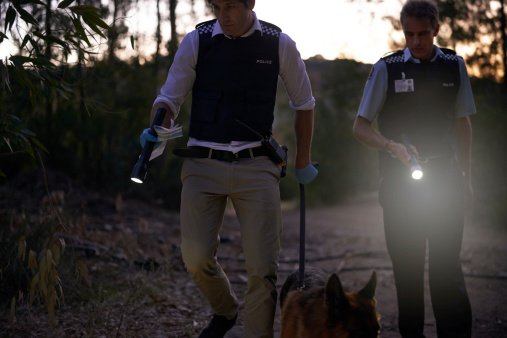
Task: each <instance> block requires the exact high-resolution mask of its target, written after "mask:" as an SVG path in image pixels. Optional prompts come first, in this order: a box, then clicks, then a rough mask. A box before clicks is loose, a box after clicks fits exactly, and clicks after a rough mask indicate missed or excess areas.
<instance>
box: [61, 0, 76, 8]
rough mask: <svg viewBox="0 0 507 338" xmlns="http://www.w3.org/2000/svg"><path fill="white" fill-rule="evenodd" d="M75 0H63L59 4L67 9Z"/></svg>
mask: <svg viewBox="0 0 507 338" xmlns="http://www.w3.org/2000/svg"><path fill="white" fill-rule="evenodd" d="M73 2H74V0H63V1H62V2H60V3H59V4H58V8H60V9H65V8H67V7H69V6H70V4H71V3H73Z"/></svg>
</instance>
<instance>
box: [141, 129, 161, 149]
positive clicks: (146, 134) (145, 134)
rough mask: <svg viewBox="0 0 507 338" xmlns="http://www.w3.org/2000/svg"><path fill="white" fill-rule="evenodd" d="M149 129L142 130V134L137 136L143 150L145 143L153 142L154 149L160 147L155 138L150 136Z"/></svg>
mask: <svg viewBox="0 0 507 338" xmlns="http://www.w3.org/2000/svg"><path fill="white" fill-rule="evenodd" d="M150 129H151V128H146V129H145V130H143V132H142V133H141V135H140V136H139V143H141V147H143V148H144V145H145V144H146V141H149V142H155V147H154V148H156V147H158V146H159V145H160V142H158V141H157V137H156V136H153V135H152V134H150Z"/></svg>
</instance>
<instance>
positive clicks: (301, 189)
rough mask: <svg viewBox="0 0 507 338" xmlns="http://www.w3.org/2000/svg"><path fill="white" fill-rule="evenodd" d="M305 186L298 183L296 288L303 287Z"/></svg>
mask: <svg viewBox="0 0 507 338" xmlns="http://www.w3.org/2000/svg"><path fill="white" fill-rule="evenodd" d="M305 204H306V202H305V186H304V184H301V183H300V184H299V278H298V288H299V289H304V288H305V229H306V224H305V223H306V206H305Z"/></svg>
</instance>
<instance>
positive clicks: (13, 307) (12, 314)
mask: <svg viewBox="0 0 507 338" xmlns="http://www.w3.org/2000/svg"><path fill="white" fill-rule="evenodd" d="M9 321H10V322H11V324H14V323H15V322H16V297H12V299H11V310H10V312H9Z"/></svg>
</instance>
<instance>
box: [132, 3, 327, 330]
mask: <svg viewBox="0 0 507 338" xmlns="http://www.w3.org/2000/svg"><path fill="white" fill-rule="evenodd" d="M208 3H209V4H210V5H211V7H212V8H213V10H214V13H215V15H216V17H217V20H211V21H208V22H204V23H202V24H199V25H198V26H197V29H196V30H194V31H192V32H190V33H189V34H187V35H186V36H185V38H184V39H183V41H182V43H181V45H180V47H179V49H178V51H177V53H176V55H175V58H174V62H173V64H172V65H171V68H170V70H169V73H168V76H167V80H166V82H165V84H164V85H163V86H162V88H161V90H160V94H159V95H158V96H157V98H156V99H155V102H154V104H153V109H152V112H154V111H156V110H157V109H158V108H161V107H162V108H165V109H166V110H167V112H168V113H167V114H166V120H165V122H164V123H165V125H166V126H169V125H170V123H172V121H171V120H173V119H175V118H176V117H177V115H178V112H179V109H180V106H181V104H182V103H183V101H184V99H185V97H186V96H187V94H188V93H189V92H190V91H192V111H191V116H190V128H189V136H190V137H189V140H188V142H187V148H186V149H183V150H180V151H179V155H181V156H183V157H185V160H184V164H183V168H182V172H181V179H182V183H183V188H182V196H181V209H180V215H181V239H182V244H181V250H182V257H183V261H184V263H185V266H186V268H187V270H188V271H189V273H190V274H191V275H192V277H193V279H194V281H195V282H196V284H197V286H198V287H199V289H200V290H201V292H202V293H203V295H204V297H205V298H206V299H207V301H208V302H209V304H210V306H211V308H212V310H213V312H214V315H213V318H212V320H211V322H210V323H209V325H208V326H207V327H206V328H205V329H204V330H203V331H202V333H201V335H200V337H223V336H224V334H225V333H226V332H227V331H228V330H230V329H231V328H232V327H233V325H234V324H235V322H236V319H237V315H238V308H239V302H238V300H237V298H236V295H235V294H234V292H233V290H232V289H231V286H230V284H229V280H228V278H227V276H226V275H225V273H224V271H223V270H222V268H221V266H220V265H219V263H218V262H217V259H216V251H217V248H218V245H219V242H220V240H219V231H220V227H221V225H222V220H223V215H224V210H225V206H226V203H227V200H230V201H231V202H232V205H233V206H234V208H235V211H236V214H237V216H238V220H239V223H240V230H241V236H242V237H241V240H242V246H243V252H244V256H245V264H246V270H247V275H248V283H247V290H246V294H245V301H244V312H243V322H244V337H252V338H253V337H255V338H260V337H273V321H274V314H275V309H276V301H277V291H276V279H277V267H278V254H279V250H280V240H281V238H280V236H281V229H282V225H281V223H282V222H281V208H280V191H279V180H280V175H281V173H280V166H279V163H274V161H273V160H272V159H270V157H269V156H267V155H268V153H267V152H266V149H265V148H264V147H263V146H262V145H261V141H260V137H259V134H260V135H262V136H264V137H269V136H271V128H272V123H273V117H274V116H273V110H274V104H275V97H276V87H277V81H278V78H280V79H281V80H282V81H283V83H284V85H285V88H286V91H287V94H288V96H289V100H290V101H289V104H290V106H291V108H293V109H294V110H295V111H296V115H295V134H296V151H295V154H296V163H295V167H296V169H295V174H296V177H297V179H298V181H299V182H300V183H302V184H307V183H310V182H311V181H312V180H313V179H314V178H315V177H316V176H317V170H316V168H315V167H314V166H313V165H312V164H311V140H312V135H313V109H314V106H315V99H314V97H313V95H312V90H311V86H310V82H309V79H308V75H307V73H306V69H305V65H304V63H303V61H302V59H301V57H300V54H299V52H298V50H297V48H296V45H295V43H294V41H292V40H291V39H290V37H289V36H287V35H286V34H284V33H282V32H281V31H280V29H279V28H278V27H276V26H274V25H272V24H270V23H267V22H263V21H260V20H258V19H257V17H256V15H255V13H254V12H253V8H254V5H255V0H208ZM252 130H254V131H252ZM141 139H142V140H143V141H144V140H146V139H148V140H151V141H153V140H152V139H150V136H149V134H148V133H146V132H144V133H143V134H142V135H141Z"/></svg>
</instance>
